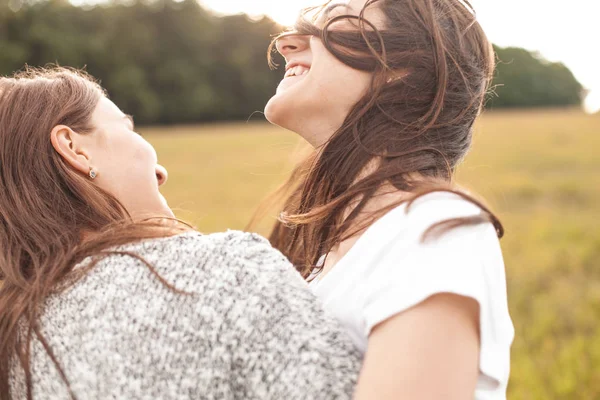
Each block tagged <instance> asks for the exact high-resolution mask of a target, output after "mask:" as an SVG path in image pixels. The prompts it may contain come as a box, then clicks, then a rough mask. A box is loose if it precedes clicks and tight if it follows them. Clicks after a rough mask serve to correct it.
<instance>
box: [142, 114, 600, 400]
mask: <svg viewBox="0 0 600 400" xmlns="http://www.w3.org/2000/svg"><path fill="white" fill-rule="evenodd" d="M141 131H142V134H144V135H145V136H146V137H147V138H148V140H149V141H150V142H151V143H153V144H154V145H155V147H156V149H157V152H158V154H159V159H160V162H161V163H162V164H163V165H165V166H166V167H167V169H168V170H169V172H170V178H169V182H168V184H167V185H166V187H165V189H164V194H165V196H166V197H167V199H168V200H169V203H170V205H171V207H173V208H174V209H175V210H176V212H177V215H178V216H179V217H180V218H182V219H185V220H187V221H189V222H191V223H193V224H194V225H196V226H197V227H198V229H200V230H201V231H204V232H213V231H220V230H225V229H228V228H230V229H243V228H244V227H245V226H246V224H247V222H248V221H249V219H250V217H251V215H252V214H253V212H254V210H255V209H256V207H257V205H258V204H259V203H260V201H261V200H262V199H263V198H264V197H265V196H266V195H267V194H268V193H269V192H270V191H272V190H273V189H274V188H276V187H277V186H278V185H279V184H280V183H281V182H282V181H283V180H284V178H285V177H286V174H287V173H288V172H289V171H290V169H291V167H292V165H293V164H294V163H295V161H296V159H297V157H298V153H299V147H300V142H299V140H298V139H297V138H296V137H295V136H294V135H293V134H291V133H289V132H285V131H283V130H281V129H278V128H275V127H271V126H269V125H266V124H262V123H258V124H256V123H254V124H224V125H205V126H197V127H170V128H147V129H142V130H141ZM458 182H459V183H461V184H462V185H463V186H466V187H467V188H469V189H471V190H473V191H475V192H477V193H479V194H481V195H483V196H484V197H485V198H486V199H487V200H488V202H489V204H490V205H491V206H492V208H493V209H494V210H495V211H497V213H498V214H499V215H500V217H501V218H502V220H503V222H504V224H505V226H506V230H507V235H506V237H505V239H503V240H502V245H503V249H504V254H505V259H506V266H507V277H508V291H509V302H510V309H511V314H512V317H513V321H514V323H515V327H516V340H515V343H514V346H513V351H512V372H511V383H510V387H509V398H510V399H514V400H519V399H544V400H547V399H581V400H591V399H600V224H599V220H600V116H588V115H585V114H583V113H581V112H578V111H571V110H567V111H561V110H551V111H527V112H521V111H512V112H495V113H490V114H487V115H485V116H484V118H483V119H482V120H481V121H480V123H479V125H478V127H477V133H476V137H475V141H474V147H473V151H472V152H471V154H470V155H469V157H468V158H467V161H466V162H465V163H464V165H462V167H461V168H460V171H459V178H458ZM271 221H272V218H271V219H270V220H267V221H265V223H263V224H262V225H260V226H259V228H258V230H259V231H260V232H261V233H266V232H267V229H268V224H269V222H271Z"/></svg>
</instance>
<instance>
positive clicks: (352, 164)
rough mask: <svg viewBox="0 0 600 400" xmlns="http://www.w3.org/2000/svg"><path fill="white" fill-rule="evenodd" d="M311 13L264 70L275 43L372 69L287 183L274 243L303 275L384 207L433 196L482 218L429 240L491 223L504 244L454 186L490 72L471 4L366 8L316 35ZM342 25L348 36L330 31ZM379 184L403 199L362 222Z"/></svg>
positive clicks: (461, 0)
mask: <svg viewBox="0 0 600 400" xmlns="http://www.w3.org/2000/svg"><path fill="white" fill-rule="evenodd" d="M327 4H328V3H327ZM327 4H326V5H327ZM375 4H376V5H377V6H378V7H379V8H380V9H381V10H382V11H383V13H384V14H385V16H386V19H387V20H386V23H385V27H384V28H383V29H377V27H376V26H375V25H373V24H372V23H370V22H369V21H368V20H366V19H365V18H364V13H365V9H366V8H367V7H369V6H375ZM323 7H324V6H323ZM314 11H315V10H314V8H313V9H309V10H306V11H305V16H304V17H303V18H300V19H299V21H298V23H297V24H296V26H295V27H294V29H293V30H292V31H289V32H284V33H283V34H282V35H280V36H279V37H277V38H275V40H274V41H273V43H272V45H271V49H270V52H269V55H270V57H269V61H270V63H271V64H272V65H274V63H273V59H272V58H271V54H272V51H273V50H275V48H276V46H275V44H276V42H277V40H278V39H280V38H281V37H283V36H287V35H313V36H316V37H319V38H320V39H321V40H322V42H323V43H324V45H325V47H326V48H327V50H328V51H329V52H330V53H331V54H333V55H334V56H335V57H336V58H337V59H339V60H340V61H342V62H343V63H345V64H346V65H348V66H350V67H352V68H355V69H357V70H362V71H369V72H372V84H371V86H370V90H369V91H368V93H367V94H366V95H365V96H364V97H363V98H362V99H361V100H360V101H359V102H358V103H357V104H356V105H355V106H354V108H353V109H352V110H351V112H350V113H349V115H348V116H347V117H346V119H345V121H344V123H343V125H342V126H341V127H340V128H339V129H338V130H337V131H336V132H335V133H334V134H333V136H332V137H331V139H330V140H329V141H328V142H327V143H326V144H325V145H323V147H322V148H320V149H318V151H317V152H315V153H314V154H312V155H311V156H310V157H308V158H307V159H306V160H305V161H304V162H303V163H301V164H300V165H299V166H297V168H296V170H295V171H294V173H293V174H292V177H291V178H290V179H289V181H288V182H287V183H286V184H285V185H284V187H283V189H282V190H287V191H288V193H291V194H290V195H289V197H288V199H287V201H286V202H285V205H284V208H283V212H282V213H281V215H280V218H279V221H278V222H277V223H276V225H275V227H274V229H273V232H272V233H271V236H270V240H271V243H272V244H273V245H274V246H275V247H277V248H278V249H279V250H281V251H282V252H283V253H284V254H285V255H286V256H287V257H288V258H290V260H291V261H292V262H293V263H294V264H295V265H296V267H297V268H298V269H299V271H300V272H301V273H302V274H303V275H304V276H305V277H308V276H309V275H310V273H311V272H312V271H313V270H314V269H315V268H316V267H315V265H316V264H317V260H318V259H319V258H320V257H321V256H322V255H323V254H327V253H328V252H329V251H330V250H331V249H332V248H333V247H334V246H335V245H336V244H339V243H340V242H342V241H343V240H345V239H347V238H349V237H352V236H353V235H355V234H357V233H359V232H360V231H362V230H364V229H365V228H366V227H367V226H368V225H370V224H371V223H372V222H373V221H374V220H375V219H377V218H378V217H380V216H382V215H383V214H384V213H385V212H387V211H389V210H390V209H391V208H393V207H396V206H398V205H399V204H401V203H404V202H411V201H414V199H416V198H417V197H420V196H422V195H424V194H427V193H431V192H435V191H441V190H443V191H450V192H454V193H456V194H458V195H460V196H462V197H464V198H465V199H467V200H469V201H471V202H473V203H475V204H477V205H478V206H479V207H480V208H481V209H482V213H481V215H480V216H477V217H472V218H462V219H454V220H449V221H444V222H443V223H441V224H437V225H436V226H433V227H432V228H431V229H430V230H429V231H428V233H431V232H433V231H444V229H447V228H451V227H454V226H458V225H463V224H479V223H482V222H492V223H493V224H494V225H495V227H496V230H497V232H498V235H499V236H500V237H501V236H502V235H503V228H502V225H501V224H500V222H499V221H498V219H497V218H496V217H495V216H494V215H493V214H492V212H491V211H490V210H489V209H488V208H486V207H485V206H484V205H483V204H482V203H481V202H480V201H478V200H476V199H475V198H473V197H472V196H471V195H469V194H467V193H466V192H464V191H463V190H461V189H459V188H458V187H456V186H455V185H454V184H453V182H452V178H453V175H454V172H455V169H456V167H457V165H458V164H459V163H460V162H461V160H462V159H463V158H464V156H465V155H466V153H467V151H468V150H469V148H470V146H471V140H472V134H473V124H474V122H475V119H476V118H477V116H478V115H479V114H480V112H481V110H482V107H483V103H484V99H485V96H486V93H487V90H488V87H489V83H490V80H491V78H492V74H493V71H494V67H495V59H494V52H493V49H492V46H491V43H490V42H489V41H488V39H487V37H486V35H485V33H484V32H483V30H482V28H481V26H480V25H479V23H478V22H477V19H476V16H475V11H474V9H473V8H472V6H471V5H470V4H469V2H468V1H466V0H402V1H398V0H369V1H368V2H367V3H366V4H365V7H364V8H363V9H362V11H361V13H360V14H359V15H358V16H356V15H340V16H336V17H334V18H331V19H329V20H328V21H327V22H326V23H325V26H324V27H323V28H319V27H317V26H316V25H315V18H316V17H315V16H314V15H315V14H316V15H318V13H314ZM311 13H312V14H313V17H312V19H311V18H309V17H308V16H307V15H309V14H311ZM341 20H349V21H350V22H354V24H355V25H356V29H355V30H347V29H344V30H334V29H329V27H330V25H331V24H332V23H334V22H337V21H341ZM373 166H375V167H373ZM367 167H369V171H368V174H365V171H366V169H367ZM385 186H390V187H392V188H393V190H397V191H402V192H408V193H409V194H410V196H407V197H405V198H403V199H401V200H398V201H396V202H395V203H394V204H390V205H389V206H386V207H383V208H381V209H380V210H377V211H375V212H373V213H368V215H366V216H365V215H364V214H365V213H362V214H361V211H363V209H364V208H365V206H366V205H367V203H368V202H369V201H370V200H372V198H373V197H374V196H376V195H377V194H378V193H380V191H381V190H382V188H383V187H385ZM409 205H410V204H409ZM349 210H351V212H349V215H347V216H346V215H345V214H346V213H348V211H349ZM437 228H444V229H441V230H439V229H437ZM425 236H427V235H425Z"/></svg>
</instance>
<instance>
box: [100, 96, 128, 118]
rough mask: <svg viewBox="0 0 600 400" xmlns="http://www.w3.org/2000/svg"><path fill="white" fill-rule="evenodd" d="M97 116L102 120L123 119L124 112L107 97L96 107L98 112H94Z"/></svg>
mask: <svg viewBox="0 0 600 400" xmlns="http://www.w3.org/2000/svg"><path fill="white" fill-rule="evenodd" d="M94 114H95V115H96V116H99V117H102V118H111V119H113V118H123V116H124V114H123V112H122V111H121V110H120V109H119V107H117V105H116V104H115V103H113V102H112V101H110V100H109V99H108V98H106V97H102V98H101V99H100V101H99V102H98V105H97V106H96V110H95V112H94Z"/></svg>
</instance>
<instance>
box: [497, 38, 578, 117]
mask: <svg viewBox="0 0 600 400" xmlns="http://www.w3.org/2000/svg"><path fill="white" fill-rule="evenodd" d="M494 50H495V51H496V55H497V58H498V64H497V67H496V74H495V79H494V83H493V84H494V95H493V96H492V97H491V99H490V101H489V102H488V103H487V105H488V107H490V108H494V107H496V108H501V107H513V108H514V107H520V108H525V107H556V106H568V105H579V104H581V101H582V98H583V95H584V91H583V87H582V86H581V84H580V83H579V82H578V81H577V79H575V76H574V75H573V73H572V72H571V71H570V70H569V69H568V68H567V67H566V66H565V65H564V64H562V63H551V62H548V61H546V60H544V59H543V58H542V57H541V56H540V55H538V54H536V53H532V52H529V51H527V50H524V49H520V48H515V47H507V48H501V47H497V46H494Z"/></svg>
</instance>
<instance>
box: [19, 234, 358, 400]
mask: <svg viewBox="0 0 600 400" xmlns="http://www.w3.org/2000/svg"><path fill="white" fill-rule="evenodd" d="M119 250H125V251H130V252H134V253H136V254H138V255H140V256H143V257H144V258H145V259H146V260H147V261H148V262H149V263H151V264H152V265H153V266H154V267H155V268H156V270H157V271H158V272H159V274H160V275H161V276H162V277H163V278H165V279H166V280H167V281H168V282H170V283H171V284H173V285H175V287H177V288H178V289H182V290H185V291H187V292H190V293H192V295H182V294H177V293H175V292H173V291H171V290H170V289H168V288H167V287H166V286H165V285H163V284H162V283H161V282H160V281H159V280H158V279H157V278H156V277H155V276H154V275H153V274H152V273H151V272H150V270H149V269H148V267H147V266H145V265H144V264H143V263H142V262H140V261H139V260H137V259H135V258H133V257H131V256H126V255H111V256H110V257H108V258H106V259H104V260H103V261H101V262H100V263H99V264H98V265H97V266H96V267H95V268H94V269H93V270H92V271H91V272H89V273H88V274H87V275H86V276H85V277H84V278H83V279H82V280H80V281H78V282H77V283H75V284H74V285H73V286H71V287H69V288H68V289H67V290H65V291H63V292H61V293H60V294H57V295H53V296H51V297H50V298H48V300H47V301H46V303H45V305H44V310H43V314H42V317H41V320H40V327H41V331H42V333H43V335H44V336H45V338H46V339H47V341H48V342H49V345H50V348H51V349H52V351H53V352H54V355H55V356H56V358H57V360H58V362H59V363H60V365H61V366H62V368H63V370H64V372H65V374H66V377H67V379H68V381H69V382H70V387H71V390H72V391H73V393H74V395H75V397H76V398H77V399H278V400H288V399H348V398H351V396H352V392H353V388H354V385H355V383H356V378H357V374H358V370H359V366H360V356H359V353H358V352H357V351H356V350H355V348H354V347H353V345H352V344H351V342H350V340H349V339H348V337H347V336H346V334H345V333H343V331H342V329H341V328H340V327H339V326H338V324H337V323H336V322H335V321H334V320H332V319H331V318H330V317H328V316H326V315H325V314H324V312H323V310H322V308H321V306H320V305H319V304H318V302H317V300H316V299H315V298H314V297H313V295H312V294H311V293H310V292H309V291H308V289H307V287H306V285H305V283H304V282H303V280H302V278H301V277H300V276H299V274H298V273H297V272H296V271H295V270H294V269H293V267H292V266H291V265H290V264H289V263H288V262H287V260H286V259H285V258H284V257H283V256H282V255H281V253H279V252H278V251H276V250H273V249H272V248H271V246H270V245H269V244H268V242H267V241H266V240H265V239H263V238H261V237H260V236H257V235H251V234H244V233H241V232H227V233H221V234H214V235H206V236H203V235H200V234H198V233H186V234H183V235H179V236H175V237H172V238H163V239H156V240H148V241H144V242H141V243H137V244H133V245H128V246H124V247H122V248H120V249H119ZM88 262H89V261H88ZM83 264H85V262H84V263H83ZM32 347H33V355H32V363H33V368H32V371H33V397H34V399H40V400H42V399H65V398H69V394H68V392H67V389H66V385H65V384H64V383H63V381H62V380H61V378H60V376H59V374H58V372H57V369H56V368H55V367H54V364H53V363H52V361H51V360H50V358H49V356H48V355H47V353H46V352H45V351H44V350H43V348H42V345H41V344H40V343H39V342H37V341H35V340H34V342H33V346H32ZM12 370H13V374H12V377H11V386H12V388H13V390H12V394H13V398H16V399H22V398H25V388H24V379H23V371H22V370H21V368H20V367H17V366H16V365H15V366H14V367H13V369H12Z"/></svg>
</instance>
